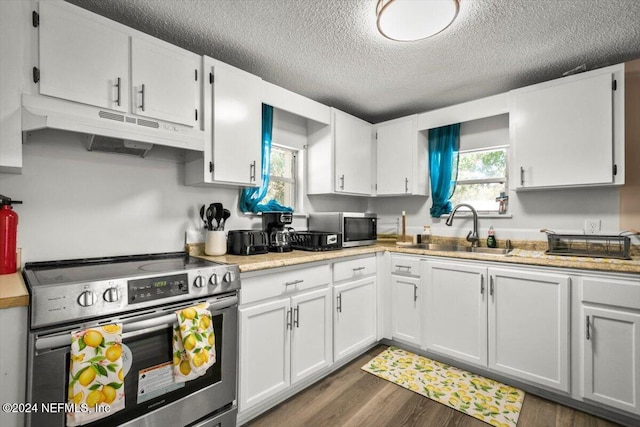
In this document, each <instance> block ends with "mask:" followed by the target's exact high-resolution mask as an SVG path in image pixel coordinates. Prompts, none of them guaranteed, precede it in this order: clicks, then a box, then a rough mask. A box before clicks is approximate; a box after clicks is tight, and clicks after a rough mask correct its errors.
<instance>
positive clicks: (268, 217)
mask: <svg viewBox="0 0 640 427" xmlns="http://www.w3.org/2000/svg"><path fill="white" fill-rule="evenodd" d="M292 222H293V213H292V212H262V230H263V231H264V232H266V233H267V236H269V251H270V252H291V251H292V250H293V248H292V247H291V233H292V232H293V231H294V230H293V228H291V227H289V224H291V223H292Z"/></svg>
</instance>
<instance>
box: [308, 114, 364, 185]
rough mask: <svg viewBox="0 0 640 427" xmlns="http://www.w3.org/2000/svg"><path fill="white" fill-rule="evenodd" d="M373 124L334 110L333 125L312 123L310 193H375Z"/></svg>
mask: <svg viewBox="0 0 640 427" xmlns="http://www.w3.org/2000/svg"><path fill="white" fill-rule="evenodd" d="M372 130H373V126H372V125H371V124H370V123H368V122H365V121H364V120H361V119H359V118H357V117H354V116H351V115H349V114H347V113H344V112H342V111H339V110H336V109H335V108H332V109H331V125H330V126H326V125H322V124H312V125H310V128H309V135H308V142H309V148H308V154H309V156H308V174H307V181H308V186H307V193H308V194H331V193H333V194H349V195H356V196H370V195H371V194H372V193H373V138H372Z"/></svg>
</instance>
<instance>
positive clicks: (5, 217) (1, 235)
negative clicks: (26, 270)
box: [0, 194, 22, 274]
mask: <svg viewBox="0 0 640 427" xmlns="http://www.w3.org/2000/svg"><path fill="white" fill-rule="evenodd" d="M19 203H22V202H21V201H18V200H11V199H10V198H8V197H6V196H3V195H2V194H0V274H9V273H15V272H16V238H17V235H18V214H17V213H15V212H14V211H13V208H12V207H11V205H15V204H19Z"/></svg>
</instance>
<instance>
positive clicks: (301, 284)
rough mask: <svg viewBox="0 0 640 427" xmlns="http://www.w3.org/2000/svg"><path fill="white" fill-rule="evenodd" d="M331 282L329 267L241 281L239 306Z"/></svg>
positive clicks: (272, 274)
mask: <svg viewBox="0 0 640 427" xmlns="http://www.w3.org/2000/svg"><path fill="white" fill-rule="evenodd" d="M329 282H331V270H330V269H329V265H328V264H327V265H318V266H315V267H307V268H300V269H296V270H292V271H284V272H280V273H270V274H269V273H267V274H263V275H259V276H253V277H249V278H246V279H244V278H243V279H242V289H241V291H240V304H248V303H251V302H255V301H260V300H263V299H267V298H272V297H277V296H280V295H289V294H293V293H295V292H298V291H303V290H305V289H311V288H314V287H316V286H322V285H328V284H329Z"/></svg>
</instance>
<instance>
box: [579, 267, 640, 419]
mask: <svg viewBox="0 0 640 427" xmlns="http://www.w3.org/2000/svg"><path fill="white" fill-rule="evenodd" d="M596 304H597V305H596ZM601 304H606V306H605V305H601ZM581 317H582V319H583V321H582V324H581V325H578V327H577V328H576V329H577V331H576V332H577V333H579V334H581V336H582V339H581V343H582V357H583V360H582V362H583V366H582V381H583V387H582V397H583V398H584V399H586V400H589V401H594V402H598V403H601V404H605V405H607V406H611V407H613V408H617V409H622V410H624V411H627V412H631V413H634V414H640V280H636V281H621V280H605V279H601V278H593V279H591V278H585V279H584V280H583V294H582V310H581Z"/></svg>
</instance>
